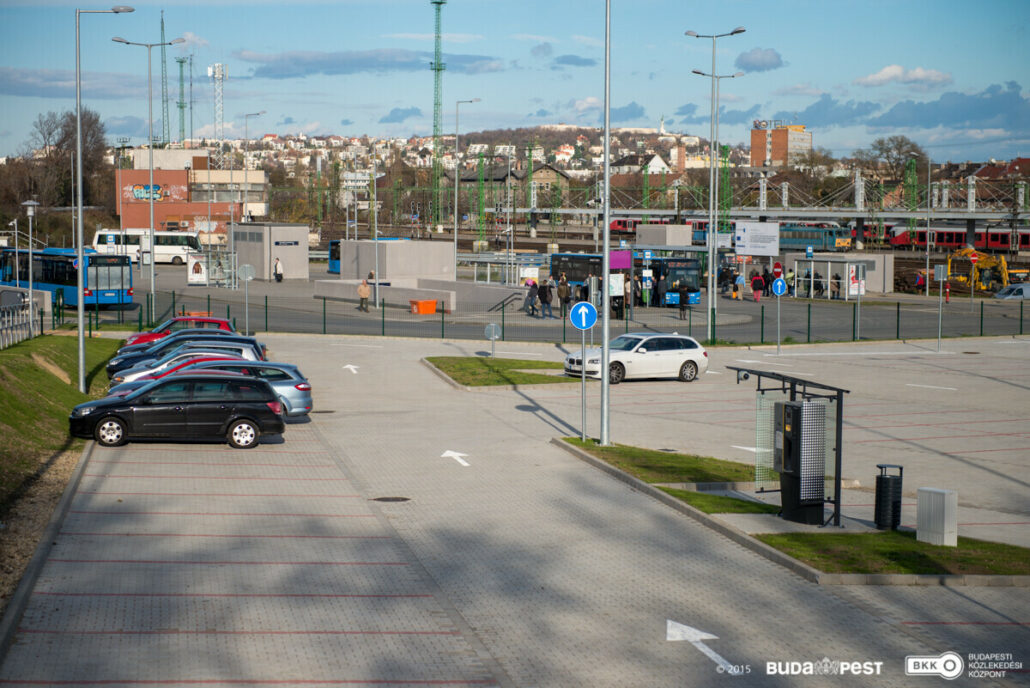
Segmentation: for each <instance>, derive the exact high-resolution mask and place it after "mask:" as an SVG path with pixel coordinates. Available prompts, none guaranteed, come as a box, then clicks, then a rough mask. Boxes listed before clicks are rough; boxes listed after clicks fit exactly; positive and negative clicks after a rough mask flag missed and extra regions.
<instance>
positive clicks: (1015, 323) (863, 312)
mask: <svg viewBox="0 0 1030 688" xmlns="http://www.w3.org/2000/svg"><path fill="white" fill-rule="evenodd" d="M148 296H149V295H148ZM419 303H420V304H421V307H420V306H419V305H418V304H419ZM705 307H706V306H705V304H704V302H702V304H701V305H700V306H693V307H691V308H688V309H686V310H684V311H680V310H679V309H678V308H676V307H666V308H658V307H633V308H621V307H619V308H616V309H614V310H613V313H612V320H611V332H612V335H613V336H614V335H617V334H620V333H623V332H631V331H657V332H672V331H676V332H679V333H680V334H688V335H690V336H693V337H695V338H696V339H698V340H701V341H705V340H707V338H708V333H707V321H706V312H705ZM717 309H718V315H717V318H716V328H715V332H714V339H715V340H716V341H717V342H719V343H726V344H774V343H776V341H777V310H779V312H780V315H779V331H780V339H781V341H783V342H784V343H806V342H841V341H859V340H901V339H933V338H936V337H937V335H938V328H940V334H941V336H942V337H946V338H947V337H969V336H996V335H1022V334H1023V333H1024V317H1023V312H1024V306H1023V302H1022V301H998V300H992V299H977V300H972V299H968V298H967V299H962V300H959V299H952V300H951V302H950V303H948V304H941V308H940V311H939V310H938V302H937V300H935V299H928V300H898V301H885V300H868V301H863V302H856V301H849V302H844V301H825V300H823V299H805V298H783V299H782V301H781V303H780V304H779V309H777V303H776V299H775V297H773V298H767V299H763V300H762V301H761V302H758V303H756V302H754V301H752V300H750V299H749V300H743V301H742V300H731V299H729V298H720V299H719V303H718V305H717ZM185 313H194V314H210V315H212V316H215V317H224V318H227V319H229V320H232V321H234V322H235V325H236V327H237V329H239V330H241V331H244V330H249V331H250V332H257V331H265V332H297V333H309V334H362V335H379V336H398V337H423V338H452V339H484V329H485V327H486V325H488V324H491V323H493V324H496V325H498V326H499V327H500V331H501V340H502V341H504V340H508V341H541V342H555V343H565V342H576V341H578V340H579V332H578V330H576V329H575V328H573V327H572V325H571V324H570V323H569V322H568V318H567V317H565V316H566V315H567V314H566V312H565V311H564V309H563V308H562V307H561V306H560V305H559V304H556V305H554V306H553V316H554V317H553V318H543V317H541V315H540V313H539V305H538V306H537V314H536V315H532V314H530V313H528V312H526V311H525V310H523V309H522V301H521V299H518V298H513V299H509V300H507V301H505V302H500V303H497V304H495V305H493V306H490V307H487V306H480V305H459V306H458V307H457V308H455V309H454V310H453V311H451V312H444V311H443V309H442V302H435V301H429V302H410V301H407V302H403V303H392V302H389V301H386V300H381V301H380V302H379V303H378V304H376V303H374V300H373V303H372V305H371V308H370V312H368V313H365V312H362V311H360V310H359V309H358V303H357V299H356V298H355V299H354V300H353V301H340V300H333V299H322V298H318V299H316V298H312V297H311V296H310V295H308V296H300V295H298V296H290V295H278V294H272V295H269V294H253V293H251V295H250V299H249V302H248V303H247V304H245V303H244V298H243V294H241V293H240V292H239V291H235V292H231V291H228V290H218V291H217V293H211V292H208V293H205V294H198V293H196V292H174V291H173V292H157V294H156V304H155V309H154V318H153V319H154V320H155V321H157V322H160V321H161V320H162V319H164V318H167V317H170V316H171V315H173V314H174V315H182V314H185ZM115 317H116V316H115V315H114V314H110V313H109V314H107V319H110V320H114V319H115ZM938 318H939V319H938ZM124 319H125V320H126V321H128V322H133V321H137V322H142V321H143V318H142V317H138V318H136V317H134V318H128V317H125V318H124ZM105 326H106V322H105ZM591 335H592V336H593V337H595V338H597V337H600V327H596V328H594V332H592V333H588V336H591Z"/></svg>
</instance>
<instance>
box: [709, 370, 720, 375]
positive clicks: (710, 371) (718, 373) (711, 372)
mask: <svg viewBox="0 0 1030 688" xmlns="http://www.w3.org/2000/svg"><path fill="white" fill-rule="evenodd" d="M705 375H722V373H720V372H719V371H718V370H706V371H705Z"/></svg>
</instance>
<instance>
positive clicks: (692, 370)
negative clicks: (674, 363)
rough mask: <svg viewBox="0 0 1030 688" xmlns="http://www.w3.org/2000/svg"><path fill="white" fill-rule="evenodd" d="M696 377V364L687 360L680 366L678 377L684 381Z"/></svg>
mask: <svg viewBox="0 0 1030 688" xmlns="http://www.w3.org/2000/svg"><path fill="white" fill-rule="evenodd" d="M696 377H697V364H696V363H694V362H693V361H687V362H686V363H684V364H683V365H681V366H680V379H681V380H683V381H684V382H692V381H693V380H694V378H696Z"/></svg>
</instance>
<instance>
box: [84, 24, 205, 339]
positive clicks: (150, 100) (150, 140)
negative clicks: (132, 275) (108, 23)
mask: <svg viewBox="0 0 1030 688" xmlns="http://www.w3.org/2000/svg"><path fill="white" fill-rule="evenodd" d="M111 40H112V41H114V42H115V43H124V44H125V45H138V46H140V47H142V48H146V49H147V127H148V134H147V151H148V152H149V155H150V163H149V166H150V186H149V187H148V188H147V197H148V198H149V199H150V308H151V313H153V311H154V310H155V309H156V304H155V302H154V298H155V289H154V247H155V241H154V79H153V72H152V70H151V68H150V66H151V58H150V55H151V52H152V50H153V48H154V47H155V46H159V45H175V44H177V43H185V42H186V39H185V38H173V39H172V40H170V41H165V42H164V43H135V42H133V41H127V40H125V39H124V38H121V37H120V36H115V37H114V38H112V39H111ZM142 259H143V254H142V252H141V253H140V260H142ZM79 329H80V330H81V329H82V328H81V325H80V327H79Z"/></svg>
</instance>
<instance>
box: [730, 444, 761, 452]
mask: <svg viewBox="0 0 1030 688" xmlns="http://www.w3.org/2000/svg"><path fill="white" fill-rule="evenodd" d="M730 446H731V447H733V448H734V449H743V450H744V451H749V452H756V453H757V452H758V447H741V446H739V445H736V444H731V445H730Z"/></svg>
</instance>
